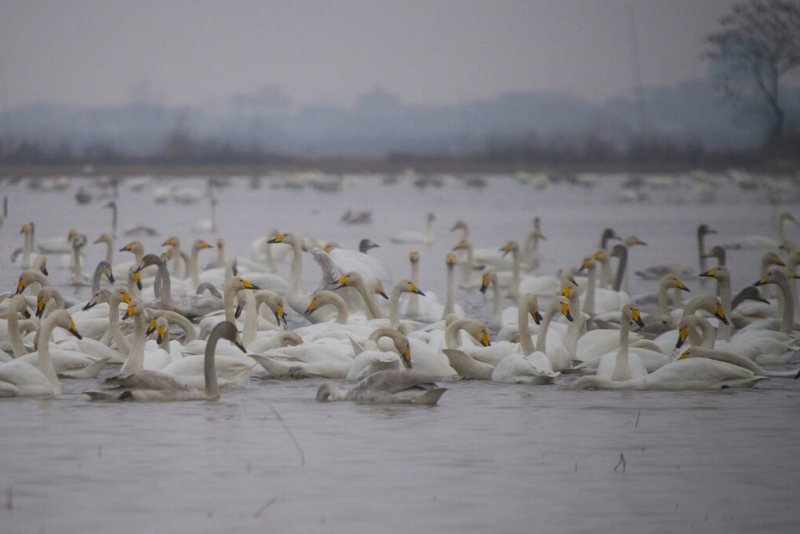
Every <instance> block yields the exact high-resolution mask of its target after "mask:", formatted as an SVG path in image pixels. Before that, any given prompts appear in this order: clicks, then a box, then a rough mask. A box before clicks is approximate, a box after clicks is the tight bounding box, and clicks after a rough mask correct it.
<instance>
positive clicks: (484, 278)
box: [481, 274, 489, 293]
mask: <svg viewBox="0 0 800 534" xmlns="http://www.w3.org/2000/svg"><path fill="white" fill-rule="evenodd" d="M487 289H489V275H488V274H484V275H483V276H482V277H481V293H486V290H487Z"/></svg>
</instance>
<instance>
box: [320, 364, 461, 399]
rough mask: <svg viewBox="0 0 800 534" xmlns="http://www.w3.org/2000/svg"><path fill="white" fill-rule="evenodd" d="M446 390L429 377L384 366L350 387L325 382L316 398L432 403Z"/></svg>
mask: <svg viewBox="0 0 800 534" xmlns="http://www.w3.org/2000/svg"><path fill="white" fill-rule="evenodd" d="M445 391H447V390H446V389H445V388H441V387H439V386H438V385H437V384H436V383H435V382H433V381H432V380H431V379H430V378H428V377H425V376H422V375H419V374H417V373H414V372H413V371H399V370H396V369H386V370H384V371H378V372H377V373H375V374H372V375H370V376H368V377H366V378H364V379H363V380H361V381H360V382H358V383H357V384H356V385H355V386H353V387H352V388H351V389H349V390H348V389H344V388H341V387H339V386H337V385H336V384H332V383H330V382H325V383H323V384H322V385H321V386H320V387H319V390H317V400H318V401H320V402H328V401H340V400H351V401H356V402H370V403H376V404H425V405H434V404H436V403H437V402H439V398H441V396H442V395H444V392H445Z"/></svg>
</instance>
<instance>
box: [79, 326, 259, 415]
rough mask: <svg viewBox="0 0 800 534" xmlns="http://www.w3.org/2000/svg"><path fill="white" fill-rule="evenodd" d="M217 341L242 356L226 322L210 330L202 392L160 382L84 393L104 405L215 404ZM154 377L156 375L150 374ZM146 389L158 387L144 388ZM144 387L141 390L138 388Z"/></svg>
mask: <svg viewBox="0 0 800 534" xmlns="http://www.w3.org/2000/svg"><path fill="white" fill-rule="evenodd" d="M220 339H227V340H228V341H230V342H231V343H233V344H234V345H235V346H236V347H238V348H239V349H241V351H242V352H245V348H244V346H243V345H242V343H241V341H240V340H239V334H238V332H237V331H236V327H235V326H234V325H233V324H232V323H230V322H228V321H223V322H221V323H220V324H218V325H217V326H215V327H214V330H212V331H211V335H210V336H209V338H208V343H207V344H206V350H205V355H204V360H203V378H204V386H205V388H204V389H199V388H195V387H190V386H187V385H185V384H181V383H179V382H176V381H174V380H173V381H169V380H162V381H160V382H158V383H154V384H148V383H145V384H142V385H138V384H135V382H134V384H132V385H131V386H128V385H126V384H125V383H124V382H123V383H122V384H121V387H120V389H121V390H122V391H121V392H120V390H119V389H117V390H106V391H86V392H85V393H86V394H87V395H89V397H90V398H91V399H92V400H106V401H138V402H170V401H186V400H218V399H219V396H220V395H219V387H218V385H217V372H216V368H215V367H216V366H215V363H216V362H215V359H216V358H215V354H214V351H215V349H216V347H217V342H218V341H219V340H220ZM154 374H157V373H154ZM148 385H153V386H158V387H147V386H148ZM142 386H144V387H142Z"/></svg>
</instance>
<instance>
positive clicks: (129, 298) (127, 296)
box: [122, 291, 132, 304]
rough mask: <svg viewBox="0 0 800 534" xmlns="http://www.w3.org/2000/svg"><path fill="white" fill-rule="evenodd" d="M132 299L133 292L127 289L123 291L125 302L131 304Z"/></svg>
mask: <svg viewBox="0 0 800 534" xmlns="http://www.w3.org/2000/svg"><path fill="white" fill-rule="evenodd" d="M131 300H132V299H131V294H130V293H128V292H127V291H123V292H122V302H124V303H125V304H130V303H131Z"/></svg>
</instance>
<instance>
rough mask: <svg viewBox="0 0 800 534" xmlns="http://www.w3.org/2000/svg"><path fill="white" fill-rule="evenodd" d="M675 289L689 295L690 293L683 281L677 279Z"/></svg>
mask: <svg viewBox="0 0 800 534" xmlns="http://www.w3.org/2000/svg"><path fill="white" fill-rule="evenodd" d="M700 276H703V275H702V274H701V275H700ZM675 287H676V288H678V289H680V290H681V291H686V292H687V293H688V292H689V288H688V287H686V285H685V284H684V283H683V282H682V281H681V280H679V279H677V278H676V279H675Z"/></svg>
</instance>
